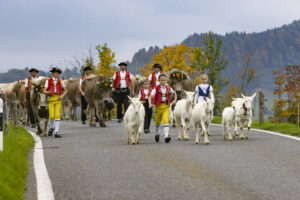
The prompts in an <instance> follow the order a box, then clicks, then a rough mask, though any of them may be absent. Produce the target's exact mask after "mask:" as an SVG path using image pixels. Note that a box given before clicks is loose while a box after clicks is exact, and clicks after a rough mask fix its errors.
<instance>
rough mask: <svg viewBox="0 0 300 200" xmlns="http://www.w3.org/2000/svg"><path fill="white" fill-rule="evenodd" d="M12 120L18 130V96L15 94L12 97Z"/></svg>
mask: <svg viewBox="0 0 300 200" xmlns="http://www.w3.org/2000/svg"><path fill="white" fill-rule="evenodd" d="M11 104H12V120H13V125H14V128H16V129H17V128H18V113H17V112H18V111H17V95H16V94H13V96H12V102H11Z"/></svg>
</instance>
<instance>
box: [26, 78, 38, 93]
mask: <svg viewBox="0 0 300 200" xmlns="http://www.w3.org/2000/svg"><path fill="white" fill-rule="evenodd" d="M36 78H38V76H36ZM27 81H28V87H27V91H28V92H30V90H31V82H32V81H31V77H28V78H27Z"/></svg>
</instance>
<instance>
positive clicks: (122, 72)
mask: <svg viewBox="0 0 300 200" xmlns="http://www.w3.org/2000/svg"><path fill="white" fill-rule="evenodd" d="M129 74H130V80H131V79H132V74H131V73H129ZM125 76H126V71H125V70H124V71H120V78H121V81H120V88H127V84H126V80H125ZM113 79H114V80H116V73H115V74H114V76H113Z"/></svg>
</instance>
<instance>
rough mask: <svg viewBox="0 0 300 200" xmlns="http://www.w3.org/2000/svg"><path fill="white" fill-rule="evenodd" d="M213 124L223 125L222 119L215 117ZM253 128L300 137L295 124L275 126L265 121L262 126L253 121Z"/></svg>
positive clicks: (299, 130) (299, 128) (298, 129)
mask: <svg viewBox="0 0 300 200" xmlns="http://www.w3.org/2000/svg"><path fill="white" fill-rule="evenodd" d="M213 123H214V124H221V123H222V117H220V116H214V119H213ZM251 127H252V128H256V129H263V130H268V131H274V132H279V133H284V134H288V135H293V136H298V137H300V127H298V126H296V125H295V124H289V123H280V124H275V123H272V122H270V121H265V122H264V123H263V124H260V123H258V122H257V121H253V123H252V126H251Z"/></svg>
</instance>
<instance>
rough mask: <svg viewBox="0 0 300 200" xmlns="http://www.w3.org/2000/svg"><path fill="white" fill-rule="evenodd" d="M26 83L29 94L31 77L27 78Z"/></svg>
mask: <svg viewBox="0 0 300 200" xmlns="http://www.w3.org/2000/svg"><path fill="white" fill-rule="evenodd" d="M27 81H28V87H27V91H28V92H30V90H31V77H28V78H27Z"/></svg>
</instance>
